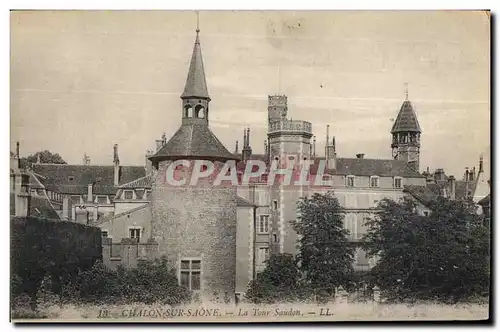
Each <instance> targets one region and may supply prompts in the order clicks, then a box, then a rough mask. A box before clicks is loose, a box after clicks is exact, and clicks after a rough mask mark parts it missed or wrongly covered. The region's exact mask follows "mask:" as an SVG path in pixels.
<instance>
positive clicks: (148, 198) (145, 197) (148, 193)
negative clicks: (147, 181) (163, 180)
mask: <svg viewBox="0 0 500 332" xmlns="http://www.w3.org/2000/svg"><path fill="white" fill-rule="evenodd" d="M144 200H146V201H149V200H151V190H146V192H145V193H144Z"/></svg>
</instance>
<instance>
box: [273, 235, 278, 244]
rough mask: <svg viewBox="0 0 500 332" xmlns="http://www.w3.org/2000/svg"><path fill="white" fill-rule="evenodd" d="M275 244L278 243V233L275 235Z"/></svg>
mask: <svg viewBox="0 0 500 332" xmlns="http://www.w3.org/2000/svg"><path fill="white" fill-rule="evenodd" d="M273 242H274V243H278V234H276V233H274V234H273Z"/></svg>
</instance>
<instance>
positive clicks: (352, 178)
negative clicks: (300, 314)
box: [346, 176, 354, 187]
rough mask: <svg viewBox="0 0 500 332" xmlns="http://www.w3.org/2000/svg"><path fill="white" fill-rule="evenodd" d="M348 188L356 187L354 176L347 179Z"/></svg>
mask: <svg viewBox="0 0 500 332" xmlns="http://www.w3.org/2000/svg"><path fill="white" fill-rule="evenodd" d="M346 186H348V187H354V176H348V177H347V182H346Z"/></svg>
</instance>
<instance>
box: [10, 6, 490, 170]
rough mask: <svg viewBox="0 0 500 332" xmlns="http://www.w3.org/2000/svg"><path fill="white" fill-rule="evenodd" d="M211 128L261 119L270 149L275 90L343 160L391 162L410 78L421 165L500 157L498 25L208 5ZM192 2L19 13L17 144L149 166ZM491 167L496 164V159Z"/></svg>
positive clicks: (14, 23) (221, 131) (168, 114)
mask: <svg viewBox="0 0 500 332" xmlns="http://www.w3.org/2000/svg"><path fill="white" fill-rule="evenodd" d="M200 28H201V32H200V39H201V46H202V53H203V60H204V64H205V72H206V76H207V83H208V89H209V93H210V96H211V98H212V102H211V114H210V127H211V129H212V131H213V132H214V133H215V134H216V135H217V137H218V138H219V139H220V140H221V141H222V142H223V143H224V144H225V146H226V147H227V148H228V149H229V150H230V151H233V150H234V146H235V141H236V140H239V141H240V148H241V142H242V139H243V128H244V127H245V126H249V127H250V128H251V145H252V149H253V151H254V152H256V153H263V150H264V140H265V134H266V130H267V123H266V121H267V113H266V112H267V96H268V95H269V94H276V93H282V94H286V95H287V96H288V100H289V117H291V118H293V119H297V120H306V121H310V122H312V124H313V131H314V134H315V135H316V137H317V145H316V150H317V151H318V152H322V151H324V142H325V132H326V125H327V124H329V125H330V135H334V136H335V137H336V143H337V152H338V155H339V156H341V157H354V156H355V154H356V153H365V156H366V158H391V149H390V141H391V136H390V134H389V131H390V129H391V126H392V121H393V120H394V118H395V117H396V116H397V113H398V110H399V107H400V106H401V103H402V101H403V100H404V94H405V93H404V83H405V82H407V83H408V86H409V97H410V100H411V101H412V102H413V104H414V106H415V108H416V112H417V116H418V120H419V122H420V126H421V128H422V131H423V134H422V141H421V143H422V147H421V168H422V169H424V168H425V167H426V166H430V168H431V169H434V168H436V167H442V168H445V170H446V171H447V173H449V174H455V175H456V176H457V175H458V176H459V177H461V176H462V174H463V171H464V168H465V167H466V166H468V167H472V166H475V165H476V164H477V160H478V157H479V154H480V153H484V154H485V161H486V163H489V159H490V158H489V141H490V105H489V100H490V48H489V44H490V39H489V38H490V35H489V31H490V27H489V21H488V17H487V15H486V14H485V13H483V12H465V11H463V12H451V11H448V12H444V11H443V12H327V11H322V12H320V11H316V12H291V11H290V12H231V11H227V12H215V11H214V12H206V11H202V12H200ZM195 29H196V15H195V13H194V12H174V11H171V12H166V11H135V12H133V11H128V12H127V11H116V12H106V11H88V12H77V11H66V12H12V13H11V80H10V82H11V95H10V96H11V148H12V149H14V145H15V142H16V141H18V140H19V141H20V143H21V155H24V156H25V155H28V154H32V153H35V152H36V151H39V150H42V149H48V150H51V151H53V152H58V153H59V154H61V156H62V157H63V158H64V159H65V160H66V161H67V162H69V163H76V164H79V163H82V158H83V155H84V153H87V154H88V155H89V156H90V158H91V163H92V164H111V163H112V152H113V144H114V143H118V144H119V152H120V161H121V163H122V164H125V165H142V164H144V154H145V151H146V150H147V149H152V148H153V147H154V140H155V139H158V138H159V137H160V136H161V134H162V132H165V133H166V134H167V137H171V136H172V135H173V134H174V132H175V131H176V130H177V128H178V127H179V125H180V123H181V100H180V99H179V97H180V94H181V93H182V90H183V88H184V84H185V80H186V75H187V70H188V65H189V61H190V58H191V52H192V48H193V43H194V38H195ZM486 168H487V169H488V170H489V165H487V166H486Z"/></svg>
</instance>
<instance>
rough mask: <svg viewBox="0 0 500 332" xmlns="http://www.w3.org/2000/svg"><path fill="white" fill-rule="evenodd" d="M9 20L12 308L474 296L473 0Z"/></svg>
mask: <svg viewBox="0 0 500 332" xmlns="http://www.w3.org/2000/svg"><path fill="white" fill-rule="evenodd" d="M10 36H11V45H10V101H11V104H10V121H11V122H10V128H11V141H10V146H11V152H10V161H11V163H10V228H11V243H10V245H11V247H10V255H11V256H10V257H11V266H10V304H11V305H10V318H11V321H12V322H96V321H97V322H103V323H106V322H167V323H168V322H225V323H227V322H229V323H231V322H276V321H280V322H284V321H285V322H289V321H293V322H298V321H308V322H316V321H318V322H319V321H330V322H340V321H350V322H359V321H389V322H391V321H410V320H411V321H427V320H449V321H462V320H464V321H465V320H467V321H470V320H474V321H487V320H488V319H489V318H490V260H491V250H490V210H491V209H490V173H491V168H490V163H491V157H490V112H491V109H490V107H491V104H490V97H491V96H490V83H491V82H490V12H488V11H194V10H193V11H159V10H158V11H140V10H136V11H77V10H74V11H70V10H67V11H37V10H32V11H28V10H26V11H23V10H19V11H11V12H10Z"/></svg>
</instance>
